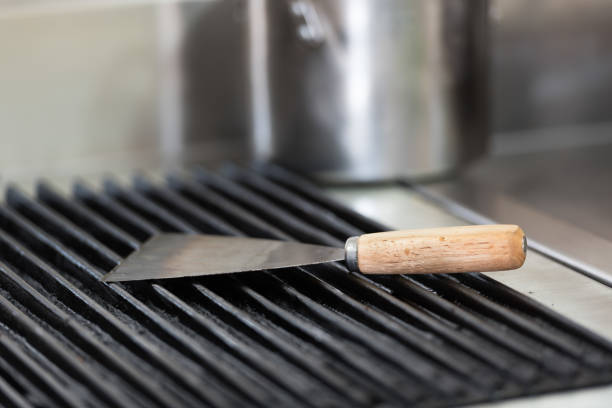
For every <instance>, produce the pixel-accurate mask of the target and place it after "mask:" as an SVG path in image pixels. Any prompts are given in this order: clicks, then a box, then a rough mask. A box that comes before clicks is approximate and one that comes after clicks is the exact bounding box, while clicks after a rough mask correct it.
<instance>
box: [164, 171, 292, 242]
mask: <svg viewBox="0 0 612 408" xmlns="http://www.w3.org/2000/svg"><path fill="white" fill-rule="evenodd" d="M168 187H169V188H171V189H173V190H175V191H177V192H178V193H179V194H181V195H182V196H183V197H185V198H186V199H187V200H189V201H191V202H193V203H194V204H196V205H198V206H200V207H202V208H205V209H208V210H210V211H211V212H214V213H215V214H217V217H218V218H221V219H223V221H225V222H226V223H227V224H230V225H235V224H239V225H240V227H241V229H242V230H244V231H245V232H246V233H248V234H249V235H250V236H253V237H259V238H276V239H281V240H285V241H290V240H292V238H291V236H290V235H287V234H285V233H284V232H283V231H281V230H280V229H278V228H276V227H275V226H274V225H272V224H270V223H267V222H266V221H263V220H262V219H260V218H257V217H255V216H253V214H251V213H249V212H248V211H245V210H244V209H242V208H241V207H240V206H238V205H236V204H234V202H232V201H230V200H228V199H226V198H225V197H223V196H222V195H220V194H217V193H216V192H215V191H213V190H211V189H209V188H206V187H204V186H202V185H201V184H198V183H196V182H194V181H192V180H187V179H183V178H178V177H176V176H171V177H169V178H168Z"/></svg>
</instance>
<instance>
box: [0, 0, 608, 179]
mask: <svg viewBox="0 0 612 408" xmlns="http://www.w3.org/2000/svg"><path fill="white" fill-rule="evenodd" d="M265 3H266V2H265V1H264V0H252V1H251V2H248V1H246V0H227V1H183V2H175V1H158V2H155V1H112V0H108V1H102V0H100V1H59V0H20V1H17V0H0V141H1V142H2V149H1V150H0V162H1V163H2V173H4V174H3V176H4V177H5V178H10V177H11V176H20V177H21V176H24V175H26V174H32V175H37V174H40V173H41V172H42V171H48V170H50V169H53V170H54V171H58V172H67V173H71V172H74V169H76V168H80V167H82V165H83V164H84V163H85V164H86V167H87V169H88V170H87V171H101V170H106V169H108V168H109V163H112V166H113V167H115V166H120V167H121V168H124V167H129V168H132V167H138V166H144V165H146V164H150V163H156V165H157V164H158V163H163V164H165V165H171V164H172V163H175V162H177V161H181V162H183V161H185V160H195V161H206V160H208V159H217V158H219V157H223V158H227V159H233V158H236V157H247V156H249V154H251V153H252V152H253V151H254V149H257V146H255V147H253V144H254V143H253V140H254V137H259V138H260V139H261V138H266V137H268V138H269V137H271V136H270V134H269V133H270V132H271V131H273V129H271V127H274V126H273V125H274V124H270V123H266V121H265V120H263V121H262V120H261V117H265V116H266V115H269V114H270V112H269V110H270V107H269V106H265V103H261V101H262V100H263V101H264V102H265V100H266V97H267V98H268V99H269V98H273V97H274V95H272V96H270V93H271V91H270V87H274V86H275V84H270V80H269V78H268V82H267V83H266V82H265V81H266V78H265V73H263V74H262V72H259V71H261V70H262V69H264V68H265V67H264V68H261V58H265V57H262V54H261V52H264V53H265V52H270V50H269V48H271V47H272V46H275V45H274V43H272V45H270V44H265V42H266V41H265V39H264V40H263V45H262V40H261V37H262V36H265V35H266V33H265V32H263V33H262V30H264V31H272V32H273V31H274V30H277V27H278V26H279V25H281V26H282V24H284V23H282V24H281V23H279V21H280V20H278V19H276V18H277V17H276V16H275V15H274V13H271V12H269V11H268V13H267V15H266V11H265V10H264V9H265V7H266V4H265ZM306 3H308V2H306ZM323 3H324V2H323ZM337 3H342V2H337ZM354 3H360V1H356V2H354ZM361 3H368V2H361ZM383 3H385V2H383ZM387 3H389V5H388V6H389V7H393V6H394V5H393V2H388V1H387ZM407 3H412V5H411V7H412V8H413V9H414V10H415V11H412V12H413V13H414V14H415V15H417V16H418V13H422V12H423V10H419V8H421V9H422V8H423V7H424V6H423V5H422V4H421V3H422V2H419V1H412V2H407ZM432 3H438V2H432ZM443 3H444V2H443ZM446 3H447V4H451V7H450V8H452V7H453V6H452V3H455V4H461V3H464V2H462V1H461V0H455V1H448V2H446ZM318 6H319V7H320V4H319V5H318ZM395 6H397V5H395ZM345 7H346V6H345ZM366 7H368V6H367V5H366ZM268 8H269V7H268ZM346 8H348V7H346ZM355 8H356V7H355ZM381 8H384V6H381ZM444 8H447V5H444ZM455 8H461V6H459V7H457V6H455ZM487 13H488V22H487V24H488V27H487V31H486V32H483V33H481V34H482V35H483V36H486V38H483V39H480V40H478V41H483V43H484V40H485V39H486V41H487V44H486V46H487V53H488V55H486V58H487V63H488V67H486V68H487V69H488V72H489V74H488V75H486V72H483V73H482V74H481V75H480V76H479V77H478V80H479V81H480V82H483V83H484V82H487V84H488V85H489V86H488V95H489V99H488V101H487V104H486V108H487V112H486V114H487V120H488V123H487V126H488V128H489V133H490V135H492V136H491V137H488V138H487V139H488V143H487V144H488V151H489V153H490V154H508V153H517V152H527V151H542V150H550V149H556V148H563V147H571V146H574V147H575V146H582V145H592V144H605V143H609V142H612V133H611V132H610V131H609V130H610V129H611V128H610V127H609V123H610V122H611V121H612V103H611V102H612V101H610V98H611V97H612V96H611V95H612V53H610V52H609V44H610V41H611V40H612V25H611V24H610V23H609V22H610V17H611V16H612V3H611V2H609V1H606V0H584V1H577V0H544V1H538V2H531V1H526V0H492V1H490V2H489V5H488V11H487ZM275 19H276V20H275ZM265 21H267V22H268V26H267V27H264V28H262V27H261V24H264V25H265ZM270 23H272V24H270ZM422 25H424V24H422ZM413 30H414V29H413ZM415 33H417V34H418V31H416V30H415V31H413V32H412V34H413V35H416V34H415ZM387 34H388V33H387ZM402 34H406V33H402ZM258 38H259V43H258ZM397 41H399V40H397ZM258 44H259V45H258ZM479 46H480V45H479ZM261 47H267V48H268V49H264V50H263V51H262V50H261V49H260V48H261ZM257 53H260V54H257ZM258 58H259V59H258ZM254 61H256V62H258V64H254V63H253V62H254ZM273 63H274V61H272V62H270V61H268V62H267V65H270V64H273ZM289 65H290V62H289V63H288V64H287V66H288V67H289ZM267 68H270V67H269V66H268V67H267ZM290 68H291V69H293V70H295V67H290ZM481 68H482V67H481ZM273 69H274V67H272V70H273ZM275 75H280V74H275ZM288 80H291V81H295V78H289V79H288ZM253 81H254V82H255V83H253ZM274 81H276V80H274ZM279 81H280V80H279ZM281 85H283V84H282V83H281ZM266 87H267V88H266ZM254 93H255V94H257V95H256V97H257V98H258V99H257V100H258V103H253V101H254V100H255V96H254V95H253V94H254ZM262 98H263V99H262ZM272 105H274V104H272ZM273 108H274V106H273ZM277 110H278V109H277ZM258 117H259V118H260V119H257V118H258ZM577 129H579V131H577ZM474 137H478V136H477V135H475V136H474ZM468 140H469V139H468ZM461 143H466V142H465V139H464V140H462V141H461ZM260 144H261V143H260ZM186 146H189V147H188V148H186ZM134 153H137V154H134ZM407 175H408V176H410V175H411V174H407Z"/></svg>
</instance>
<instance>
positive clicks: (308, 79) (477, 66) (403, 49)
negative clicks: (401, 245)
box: [251, 0, 488, 180]
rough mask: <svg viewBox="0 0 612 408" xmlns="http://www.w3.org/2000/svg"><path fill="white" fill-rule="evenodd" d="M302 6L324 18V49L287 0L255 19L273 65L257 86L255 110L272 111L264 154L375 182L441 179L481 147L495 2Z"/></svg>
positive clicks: (263, 57) (262, 56)
mask: <svg viewBox="0 0 612 408" xmlns="http://www.w3.org/2000/svg"><path fill="white" fill-rule="evenodd" d="M299 3H300V4H301V5H302V6H304V7H307V8H308V10H310V11H309V12H308V13H306V14H307V15H316V16H317V18H316V21H320V25H321V27H322V29H323V33H324V38H323V40H321V41H318V42H316V46H313V45H312V41H310V42H308V41H304V39H303V36H302V35H301V34H300V29H299V27H296V25H295V24H294V21H293V20H294V19H293V18H292V17H291V11H290V8H289V7H288V5H287V3H286V2H277V1H269V2H267V3H266V14H254V15H252V18H253V20H254V21H252V23H251V24H253V25H260V26H263V27H266V31H267V32H266V33H260V37H259V38H256V39H255V40H257V41H258V42H257V41H256V42H255V46H254V47H253V49H254V50H259V53H255V55H254V60H255V61H258V62H262V61H263V63H264V64H266V67H265V68H266V70H265V71H261V72H258V73H257V75H258V77H257V78H255V80H254V83H256V84H257V83H267V84H268V86H267V87H266V88H265V89H260V92H257V88H256V92H255V93H254V103H255V105H266V104H268V103H269V106H270V108H269V112H267V114H268V116H267V117H266V116H265V115H263V117H261V116H260V117H258V118H255V120H256V121H259V122H258V123H259V125H257V123H256V125H255V130H256V131H257V130H258V129H260V130H261V129H263V130H261V132H260V133H259V134H258V135H257V136H258V137H255V143H256V146H255V147H256V150H257V152H258V153H259V154H260V156H261V157H269V158H271V159H272V160H275V161H277V162H280V163H282V164H284V165H286V166H289V167H292V168H294V169H298V170H300V171H304V172H308V173H314V174H316V175H318V176H321V177H324V178H326V179H331V180H377V179H385V178H392V177H396V176H431V175H436V174H440V173H443V172H446V171H449V170H451V169H454V168H455V167H457V166H458V165H459V164H460V163H463V162H464V161H466V160H467V159H469V158H471V157H474V156H477V155H479V154H481V153H482V152H483V151H484V148H485V137H486V132H487V126H486V125H487V109H486V108H487V101H486V84H487V71H486V50H487V46H488V44H487V38H488V37H487V24H486V23H487V1H484V0H477V1H453V2H448V1H438V0H436V1H430V0H427V1H422V0H411V1H405V0H387V1H383V2H380V1H372V0H333V1H317V0H311V1H302V2H299ZM306 31H307V32H311V31H315V32H318V31H319V30H318V29H315V30H306ZM319 36H320V35H319ZM319 36H318V37H319ZM261 42H265V44H263V45H262V44H261ZM266 121H268V122H269V123H267V124H266V123H265V122H266ZM266 128H268V132H269V137H268V138H266V137H265V131H264V130H265V129H266Z"/></svg>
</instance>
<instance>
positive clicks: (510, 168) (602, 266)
mask: <svg viewBox="0 0 612 408" xmlns="http://www.w3.org/2000/svg"><path fill="white" fill-rule="evenodd" d="M611 155H612V144H601V145H596V146H589V147H581V148H571V149H559V150H552V151H541V152H533V153H521V154H510V155H505V156H503V155H502V156H495V157H491V158H489V159H486V160H484V161H482V162H481V163H478V165H476V166H474V167H473V168H471V169H470V170H469V171H468V172H466V173H464V174H463V175H462V176H461V177H460V178H458V179H456V180H453V181H447V182H440V183H434V184H431V185H428V186H425V188H424V191H425V192H428V193H430V194H433V195H435V196H436V197H437V198H439V199H441V200H442V201H443V202H445V203H446V204H447V205H449V206H452V207H453V208H454V209H456V210H457V211H459V212H461V213H462V214H464V216H467V217H472V218H473V217H474V214H480V215H482V216H485V217H487V218H488V219H490V220H494V221H495V222H510V220H511V221H512V222H516V223H520V224H521V225H524V226H525V230H526V233H527V235H528V236H529V237H530V246H535V247H536V248H537V249H539V250H541V251H542V252H543V253H545V254H548V255H549V256H551V257H553V258H555V259H558V260H559V261H561V262H563V263H565V264H568V265H570V266H572V267H573V268H575V269H577V270H579V271H580V272H582V273H585V274H587V275H588V276H591V277H593V278H595V279H597V280H599V281H601V282H604V283H606V284H607V285H610V286H612V267H611V265H612V217H610V205H609V203H610V202H611V201H612V187H611V185H610V182H609V180H610V178H612V164H611V162H610V157H611ZM476 216H477V215H476ZM473 220H475V219H473Z"/></svg>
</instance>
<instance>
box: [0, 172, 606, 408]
mask: <svg viewBox="0 0 612 408" xmlns="http://www.w3.org/2000/svg"><path fill="white" fill-rule="evenodd" d="M35 196H36V197H35V199H34V198H30V197H29V196H28V195H26V194H24V193H23V192H21V191H20V190H19V189H17V188H16V187H9V188H8V189H7V191H6V200H5V201H6V203H5V205H4V206H1V207H0V311H1V316H2V317H1V318H0V350H1V352H0V403H2V404H5V405H7V406H17V407H32V406H34V407H35V406H45V407H54V406H57V407H87V406H96V407H100V406H109V407H154V406H168V407H169V406H172V407H174V406H185V407H200V406H223V407H225V406H237V407H243V406H263V407H266V406H309V407H313V406H314V407H335V406H377V405H385V406H393V405H397V406H406V405H408V404H412V405H420V406H445V405H459V404H467V403H471V402H478V401H487V400H496V399H504V398H510V397H513V396H519V395H529V394H538V393H543V392H549V391H553V390H560V389H568V388H577V387H583V386H589V385H596V384H603V383H610V382H612V345H610V343H608V342H607V341H605V340H603V339H601V338H599V337H597V336H596V335H594V334H592V333H590V332H587V331H585V330H584V329H582V328H581V327H579V326H578V325H576V324H575V323H573V322H571V321H569V320H567V319H565V318H563V317H562V316H559V315H557V314H556V313H554V312H552V311H550V310H548V309H546V308H545V307H543V306H542V305H540V304H538V303H536V302H534V301H532V300H530V299H529V298H527V297H525V296H523V295H521V294H519V293H517V292H514V291H513V290H511V289H509V288H507V287H505V286H503V285H501V284H499V283H497V282H495V281H494V280H491V279H489V278H487V277H485V276H483V275H480V274H462V275H453V276H447V275H436V276H433V275H423V276H417V277H408V276H394V277H376V278H369V277H366V276H362V275H359V274H350V273H348V272H347V270H346V268H345V267H344V265H343V264H342V263H332V264H324V265H317V266H313V267H307V268H291V270H281V271H277V272H274V273H271V272H261V273H245V274H237V275H226V276H213V277H206V278H196V279H184V280H174V281H158V282H152V283H151V282H149V283H147V282H134V283H111V284H106V283H103V282H100V281H99V278H100V277H101V276H102V275H103V274H104V273H105V272H107V271H109V270H110V269H112V268H113V267H114V266H115V265H116V264H117V263H119V262H120V261H121V259H122V258H123V257H125V256H127V255H128V254H129V253H130V252H132V251H133V250H135V249H136V248H138V246H139V245H140V243H141V242H143V241H144V240H146V239H147V238H149V237H150V236H152V235H153V234H156V233H158V232H159V231H168V232H170V231H172V232H186V233H191V232H204V233H217V234H228V235H250V236H256V237H262V238H278V239H292V240H300V241H304V242H309V243H314V244H328V245H342V244H343V242H344V240H345V239H346V238H347V237H348V236H351V235H357V234H361V233H364V232H374V231H377V230H383V229H384V227H383V226H381V225H378V224H376V223H374V222H372V221H371V220H368V219H366V218H364V217H362V216H360V215H358V214H355V213H353V212H352V211H350V210H348V209H346V208H344V207H342V206H340V205H338V204H337V203H335V202H333V201H331V200H330V199H328V198H327V197H325V196H324V195H323V194H322V193H320V192H319V191H318V190H317V189H316V187H314V186H312V185H310V184H308V182H306V181H304V180H301V179H299V178H298V177H297V176H295V175H293V174H290V173H288V172H287V171H285V170H283V169H281V168H277V167H273V166H266V167H262V168H259V169H258V170H257V171H247V170H244V169H241V168H238V167H235V166H229V167H227V168H225V169H224V171H223V172H222V175H219V174H213V173H209V172H206V171H204V170H197V171H196V172H195V173H194V174H193V176H192V177H188V178H181V177H176V176H171V177H169V178H168V179H167V182H166V183H162V184H158V183H153V182H150V181H149V180H147V179H146V178H145V177H143V176H138V177H136V178H135V180H134V183H133V186H132V187H130V188H126V187H123V186H121V185H120V184H118V183H117V182H115V181H113V180H107V181H106V182H105V183H104V187H103V189H102V191H101V192H98V191H96V190H94V189H93V188H91V187H89V186H87V185H86V184H84V183H82V182H77V183H76V184H75V185H74V194H73V196H72V197H65V196H63V195H62V194H59V193H57V192H56V191H55V190H54V189H53V188H52V187H50V186H49V185H48V184H45V183H40V184H39V185H38V187H37V192H36V195H35Z"/></svg>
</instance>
